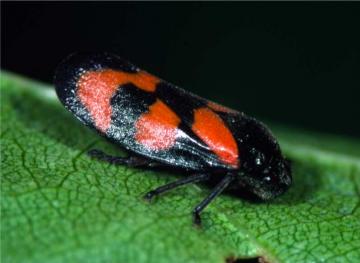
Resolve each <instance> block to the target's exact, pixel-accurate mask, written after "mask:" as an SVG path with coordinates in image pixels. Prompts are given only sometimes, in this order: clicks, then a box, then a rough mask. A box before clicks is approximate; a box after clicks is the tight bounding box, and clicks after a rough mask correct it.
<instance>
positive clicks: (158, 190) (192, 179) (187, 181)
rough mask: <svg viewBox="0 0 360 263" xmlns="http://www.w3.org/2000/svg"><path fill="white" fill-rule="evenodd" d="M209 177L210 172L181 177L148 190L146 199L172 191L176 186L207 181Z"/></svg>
mask: <svg viewBox="0 0 360 263" xmlns="http://www.w3.org/2000/svg"><path fill="white" fill-rule="evenodd" d="M209 178H210V174H195V175H191V176H188V177H185V178H181V179H179V180H177V181H175V182H172V183H169V184H166V185H163V186H160V187H158V188H156V189H154V190H152V191H150V192H148V193H147V194H145V196H144V198H145V199H146V200H151V199H152V198H153V197H154V196H157V195H159V194H161V193H164V192H167V191H170V190H172V189H174V188H176V187H179V186H182V185H186V184H190V183H198V182H202V181H206V180H208V179H209Z"/></svg>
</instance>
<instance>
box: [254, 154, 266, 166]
mask: <svg viewBox="0 0 360 263" xmlns="http://www.w3.org/2000/svg"><path fill="white" fill-rule="evenodd" d="M264 161H265V156H264V154H262V153H261V152H258V153H257V154H256V156H255V165H256V166H258V167H260V166H263V164H264Z"/></svg>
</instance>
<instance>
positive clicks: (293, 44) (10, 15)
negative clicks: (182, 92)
mask: <svg viewBox="0 0 360 263" xmlns="http://www.w3.org/2000/svg"><path fill="white" fill-rule="evenodd" d="M1 5H2V11H1V22H2V28H1V44H2V45H1V55H2V61H1V63H2V68H3V69H6V70H9V71H13V72H17V73H20V74H24V75H26V76H29V77H31V78H34V79H39V80H42V81H46V82H51V81H52V77H53V72H54V68H55V67H56V65H57V64H58V63H59V61H60V60H61V59H63V58H64V57H65V56H67V55H68V54H69V53H71V52H74V51H85V50H86V51H89V50H94V51H100V50H105V51H111V52H114V53H117V54H119V55H121V56H122V57H124V58H126V59H128V60H130V61H132V62H133V63H135V64H137V65H138V66H140V67H142V68H143V69H146V70H147V71H149V72H151V73H154V74H155V75H158V76H160V77H162V78H163V79H166V80H168V81H170V82H173V83H174V84H177V85H180V86H182V87H185V88H186V89H187V90H191V91H193V92H195V93H197V94H199V95H201V96H203V97H206V98H209V99H212V100H214V101H217V102H220V103H223V104H226V105H227V106H230V107H232V108H235V109H238V110H241V111H244V112H246V113H248V114H249V115H255V116H258V117H259V118H260V119H263V120H264V119H265V120H270V121H274V122H278V123H283V124H287V125H290V126H296V127H304V128H307V129H311V130H319V131H324V132H329V133H339V134H346V135H352V136H360V117H359V116H360V110H359V98H360V91H359V88H360V12H359V11H360V3H354V2H353V3H351V2H348V3H334V2H331V3H309V2H302V3H301V2H298V3H283V2H278V3H268V2H263V3H262V2H253V3H246V2H227V3H219V2H218V3H213V2H208V3H189V2H186V3H185V2H183V3H179V2H178V3H161V2H158V3H149V2H145V3H144V2H143V3H140V2H138V3H121V2H117V3H115V2H111V3H100V2H89V3H84V2H77V3H69V2H62V3H29V2H26V3H20V2H2V3H1Z"/></svg>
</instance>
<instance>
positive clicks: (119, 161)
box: [88, 149, 156, 167]
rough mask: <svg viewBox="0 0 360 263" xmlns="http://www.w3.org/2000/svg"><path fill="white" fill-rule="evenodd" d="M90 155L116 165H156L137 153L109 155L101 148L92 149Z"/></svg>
mask: <svg viewBox="0 0 360 263" xmlns="http://www.w3.org/2000/svg"><path fill="white" fill-rule="evenodd" d="M88 155H89V156H90V157H91V158H94V159H98V160H100V161H104V162H108V163H110V164H114V165H128V166H131V167H154V166H156V164H155V163H154V162H151V161H150V160H147V159H145V158H141V157H139V156H136V155H129V156H127V157H119V156H113V155H109V154H107V153H105V152H103V151H101V150H98V149H92V150H90V151H88Z"/></svg>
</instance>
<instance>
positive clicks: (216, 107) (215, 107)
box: [207, 101, 237, 113]
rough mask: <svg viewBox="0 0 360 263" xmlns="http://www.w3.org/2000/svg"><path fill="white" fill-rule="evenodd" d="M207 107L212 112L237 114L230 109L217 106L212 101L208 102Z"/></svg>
mask: <svg viewBox="0 0 360 263" xmlns="http://www.w3.org/2000/svg"><path fill="white" fill-rule="evenodd" d="M207 106H208V107H209V108H210V109H212V110H214V111H220V112H227V113H237V111H236V110H233V109H230V108H228V107H225V106H223V105H220V104H217V103H215V102H212V101H208V103H207Z"/></svg>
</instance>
